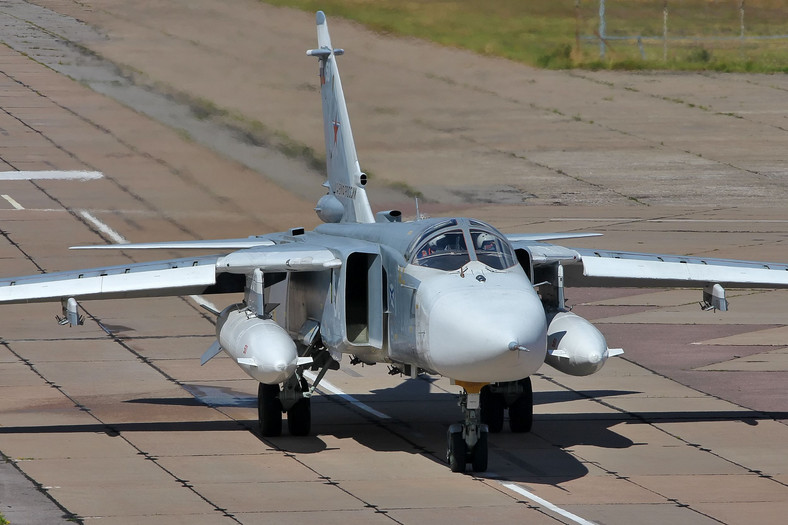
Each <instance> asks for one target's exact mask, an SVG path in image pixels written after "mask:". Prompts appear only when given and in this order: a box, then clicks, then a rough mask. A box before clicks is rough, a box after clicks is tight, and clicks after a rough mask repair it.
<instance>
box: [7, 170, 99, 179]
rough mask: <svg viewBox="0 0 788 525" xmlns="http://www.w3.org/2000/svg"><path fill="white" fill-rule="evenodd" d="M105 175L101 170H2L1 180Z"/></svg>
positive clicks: (94, 177)
mask: <svg viewBox="0 0 788 525" xmlns="http://www.w3.org/2000/svg"><path fill="white" fill-rule="evenodd" d="M103 177H104V174H103V173H101V172H100V171H0V180H40V179H48V180H94V179H101V178H103Z"/></svg>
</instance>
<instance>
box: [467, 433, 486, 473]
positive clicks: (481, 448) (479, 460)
mask: <svg viewBox="0 0 788 525" xmlns="http://www.w3.org/2000/svg"><path fill="white" fill-rule="evenodd" d="M487 457H488V454H487V432H481V433H480V434H479V440H478V441H477V442H476V444H475V445H474V446H473V453H472V457H471V465H472V466H473V471H474V472H486V471H487Z"/></svg>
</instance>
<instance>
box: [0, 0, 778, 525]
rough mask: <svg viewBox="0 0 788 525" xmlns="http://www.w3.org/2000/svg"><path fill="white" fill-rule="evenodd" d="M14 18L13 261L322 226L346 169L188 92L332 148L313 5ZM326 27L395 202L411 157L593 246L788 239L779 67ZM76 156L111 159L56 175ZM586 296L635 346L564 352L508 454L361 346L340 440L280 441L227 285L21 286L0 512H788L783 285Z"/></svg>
mask: <svg viewBox="0 0 788 525" xmlns="http://www.w3.org/2000/svg"><path fill="white" fill-rule="evenodd" d="M329 15H330V14H329ZM0 20H1V21H2V24H3V27H4V28H6V29H5V30H4V32H3V33H2V35H3V40H4V41H5V42H6V44H7V45H6V46H2V47H0V109H1V110H2V111H0V133H2V141H0V171H9V172H10V171H12V172H29V173H30V174H31V175H30V177H17V178H21V179H22V180H0V195H2V199H1V200H0V231H1V232H2V238H0V258H2V262H3V264H2V274H3V275H4V276H11V275H24V274H30V273H36V272H39V271H56V270H62V269H71V268H78V267H90V266H99V265H102V264H109V263H117V264H121V263H123V262H124V261H137V260H144V259H142V258H143V257H144V258H147V259H153V258H164V257H171V256H174V255H176V254H175V252H169V251H165V252H159V253H140V252H133V253H123V252H120V253H114V254H113V253H106V252H99V253H90V252H68V251H67V250H66V247H68V246H71V245H76V244H101V243H107V242H119V239H128V240H130V241H148V240H165V239H195V238H212V237H238V236H243V235H251V234H254V233H265V232H268V231H277V230H282V229H285V228H288V227H292V226H296V225H301V226H306V227H312V226H314V225H315V224H316V222H317V219H316V217H315V216H314V213H313V212H312V207H313V206H314V198H313V197H314V195H313V194H312V193H310V192H312V191H314V192H315V193H316V194H317V195H319V194H320V187H319V184H320V179H319V177H317V176H316V175H315V173H314V172H313V171H310V168H309V167H308V163H307V162H306V161H304V159H303V158H292V157H288V156H286V155H283V154H282V149H281V148H280V149H276V148H272V147H270V144H265V143H261V144H256V145H252V147H251V148H250V147H249V146H250V144H249V141H248V140H246V139H248V137H246V136H244V135H239V134H238V132H239V130H241V129H242V121H243V120H244V119H237V120H232V119H230V120H226V119H225V120H222V119H218V118H213V117H212V118H209V119H204V120H201V119H199V118H196V117H195V113H194V109H195V108H194V103H195V101H196V100H202V101H204V104H203V106H205V107H210V106H211V104H212V105H214V106H216V107H221V108H229V109H231V110H232V112H238V113H240V114H242V115H244V118H245V119H248V120H249V121H254V120H257V121H260V122H262V123H265V124H266V125H267V126H268V127H269V128H270V129H271V130H276V131H281V132H282V133H284V134H286V135H287V136H289V137H290V138H292V139H293V140H294V141H297V142H299V143H303V144H306V145H309V146H311V147H312V148H314V149H315V150H317V151H319V150H320V147H321V146H320V140H322V138H321V135H320V133H321V131H320V129H321V128H320V120H319V119H320V110H319V106H318V104H319V101H318V97H317V96H316V94H315V93H314V88H313V87H308V86H310V84H309V83H310V81H314V80H316V77H315V71H314V70H313V67H314V63H313V61H312V60H310V59H307V58H306V57H303V50H305V49H307V48H308V47H312V46H313V45H314V43H313V39H314V34H313V32H314V31H313V15H311V14H305V13H299V12H296V11H291V10H283V9H276V8H271V7H267V6H264V5H260V4H259V3H257V2H252V1H249V2H245V1H242V2H233V3H232V4H231V5H227V3H224V2H215V1H209V0H201V1H197V2H183V3H178V2H150V3H146V4H145V6H144V8H143V6H142V5H137V4H135V3H132V2H114V1H110V2H101V3H100V4H95V5H92V4H90V3H86V2H79V3H77V2H73V3H72V2H64V1H40V2H35V3H25V2H6V3H5V4H4V5H3V6H0ZM330 23H331V24H332V35H333V36H334V39H335V41H336V42H335V43H336V44H337V45H339V46H342V47H345V48H347V49H348V51H349V53H348V56H346V57H344V58H343V62H342V65H341V67H342V73H343V79H344V80H345V84H346V91H347V92H348V96H349V97H350V100H349V102H350V106H351V107H350V111H351V118H353V124H354V131H355V132H356V135H357V142H358V147H359V151H360V155H361V158H362V163H363V165H365V166H366V165H368V166H369V168H370V169H371V171H372V172H373V173H374V175H375V177H373V180H372V183H371V188H370V192H371V195H372V197H373V199H374V198H375V195H376V193H375V192H376V189H375V185H376V184H379V185H380V186H386V185H387V184H388V187H387V188H386V189H385V191H382V192H381V195H383V197H382V199H381V198H379V199H378V201H377V202H376V204H378V205H379V206H380V207H390V206H394V205H397V206H401V207H402V209H404V210H405V211H406V214H407V213H412V211H413V205H412V203H410V202H409V201H408V199H407V198H406V197H404V196H403V195H402V194H401V192H400V193H398V188H400V189H401V187H398V186H397V185H396V184H394V183H396V182H403V183H405V184H407V185H408V187H410V188H413V189H417V190H418V191H421V192H422V193H423V194H424V195H425V196H427V197H428V198H429V199H431V202H428V203H426V204H425V205H424V206H426V211H427V212H428V213H432V214H434V215H437V214H439V213H446V212H449V213H451V212H456V213H462V214H468V215H473V216H476V217H479V218H481V219H484V220H487V221H489V222H491V223H493V224H495V225H498V226H499V227H501V228H502V229H503V230H504V231H599V232H603V233H605V237H603V238H596V239H579V240H576V241H571V242H568V243H567V244H570V245H574V246H599V247H603V248H617V249H622V250H639V251H653V252H666V253H685V254H704V255H713V256H717V257H734V258H752V259H758V260H774V261H786V260H788V250H786V239H788V216H787V215H786V213H785V207H784V203H785V197H786V193H788V190H787V189H786V188H788V185H787V184H786V177H787V176H786V168H785V166H784V163H785V158H784V151H786V148H785V146H786V128H788V125H786V113H785V112H782V113H781V112H780V111H781V110H780V108H781V107H782V101H783V99H784V94H785V90H786V89H788V84H786V83H785V80H784V79H782V77H771V76H740V75H730V76H724V75H713V74H709V75H707V74H686V75H676V74H626V73H604V72H597V73H578V72H542V71H536V70H532V69H529V68H525V67H522V66H518V65H514V64H511V63H508V62H504V61H499V60H494V59H486V58H481V57H476V56H473V55H470V54H467V53H463V52H460V51H456V50H445V49H441V48H437V47H435V46H431V45H428V44H424V43H421V42H413V41H401V40H397V39H392V38H388V37H381V36H377V35H373V34H370V33H367V32H365V31H364V30H363V29H362V28H359V27H358V26H355V25H352V24H347V23H345V22H342V21H339V20H336V21H334V20H332V19H330ZM9 28H13V30H11V29H9ZM64 43H65V44H66V45H64ZM75 50H77V51H79V52H77V53H76V54H74V53H75ZM260 50H263V51H264V52H260ZM382 50H388V51H389V52H387V53H383V52H382ZM392 50H394V51H396V52H391V51H392ZM69 53H71V54H69ZM354 55H357V56H358V57H359V58H358V59H351V57H352V56H354ZM291 56H292V57H298V60H302V61H303V63H302V62H298V61H296V59H295V58H290V57H291ZM384 57H385V58H387V59H390V60H392V61H394V62H393V64H394V65H397V66H398V67H392V63H388V64H385V63H384ZM129 71H132V72H136V73H135V75H129V74H128V72H129ZM206 72H209V73H210V74H208V73H206ZM68 75H70V76H68ZM75 79H76V80H75ZM124 82H126V83H125V84H124ZM351 86H352V88H351ZM381 89H382V90H381ZM375 90H377V91H375ZM176 92H177V93H181V94H182V95H183V94H184V93H185V94H186V95H189V97H184V96H181V97H178V96H175V95H176V94H177V93H176ZM174 93H175V94H174ZM167 100H169V101H170V105H168V104H166V103H164V102H162V101H167ZM209 103H210V104H209ZM140 106H145V107H147V111H143V109H144V108H142V107H140ZM168 108H169V109H168ZM215 116H216V115H214V117H215ZM152 117H153V118H152ZM201 126H208V127H207V128H203V127H201ZM273 135H275V134H273V133H272V136H273ZM211 137H215V140H212V139H211ZM272 169H276V170H278V171H277V174H276V176H273V175H271V174H269V173H268V172H267V171H268V170H272ZM66 170H79V171H86V172H100V173H101V174H102V176H101V178H95V177H94V178H86V177H82V178H80V177H73V178H72V177H61V178H54V179H53V178H41V177H40V174H39V175H38V176H37V175H36V172H41V171H66ZM282 173H284V174H285V175H287V174H292V178H293V179H294V180H296V181H298V182H296V183H293V182H289V181H288V180H289V179H288V177H287V176H283V175H282ZM399 174H401V175H399ZM400 176H401V177H402V178H397V177H400ZM312 182H314V185H315V188H314V190H304V192H301V191H300V188H306V187H309V186H310V184H311V183H312ZM422 211H425V210H424V208H423V209H422ZM568 298H569V302H570V304H571V305H572V306H573V307H574V311H575V312H576V313H578V314H579V315H582V316H585V317H587V318H589V319H590V320H592V321H594V322H595V323H597V324H598V326H600V328H601V329H602V330H603V332H604V333H605V334H606V336H607V338H608V342H609V346H611V347H623V348H624V349H625V351H626V354H625V355H624V357H623V358H617V359H613V360H611V361H610V362H609V363H608V365H607V366H606V368H605V369H604V370H603V371H602V372H601V373H599V374H597V375H595V376H592V377H589V378H572V377H568V376H565V375H563V374H560V373H558V372H554V371H553V370H552V369H549V368H545V369H543V370H542V374H540V375H539V376H538V377H536V378H535V381H534V388H535V391H536V394H535V400H536V408H535V411H536V421H535V425H534V430H533V432H532V433H530V434H528V435H518V434H512V433H510V432H508V430H504V432H502V433H501V434H497V435H494V436H492V438H491V443H490V454H491V456H490V469H489V472H487V473H485V474H483V475H473V474H468V475H456V474H452V473H451V472H449V470H448V468H447V467H446V465H445V463H444V457H443V456H444V453H445V432H446V429H447V427H448V425H449V424H451V423H453V422H454V421H455V420H457V419H458V418H459V409H458V407H457V406H456V405H457V399H456V395H455V394H456V392H457V389H456V387H452V386H451V385H449V384H448V381H447V380H445V379H439V378H430V377H426V376H424V377H420V378H418V379H415V380H405V379H403V378H401V377H399V376H391V375H389V374H388V372H387V369H386V368H385V367H384V366H381V365H378V366H374V367H352V366H350V365H349V364H347V363H343V367H342V369H341V370H339V371H337V372H334V373H331V374H329V375H328V376H327V378H326V379H327V380H328V382H329V383H330V384H326V385H324V386H323V387H322V388H321V395H320V396H319V397H317V398H315V399H314V400H313V429H314V432H315V435H314V436H312V437H309V438H291V437H288V436H287V435H286V434H285V435H284V436H283V437H281V438H272V439H262V438H260V436H259V435H258V433H257V424H256V409H255V401H256V399H255V393H256V385H255V384H254V382H253V381H252V380H250V379H248V378H247V377H246V376H245V375H244V374H243V373H242V372H241V371H240V370H239V369H238V368H237V367H236V366H235V365H234V364H233V363H231V362H230V361H229V360H228V359H225V358H217V359H215V360H213V361H211V362H210V363H208V364H207V365H205V366H204V367H200V366H199V356H200V355H201V354H202V352H203V351H204V349H205V348H207V347H208V346H209V345H210V344H211V342H212V340H213V339H212V338H213V324H212V316H211V315H210V314H208V313H207V312H205V311H204V310H203V309H201V308H200V307H199V306H198V304H197V302H198V301H200V300H203V299H201V298H189V297H183V298H164V299H153V300H144V301H143V300H129V301H112V302H110V301H106V302H91V303H85V304H84V305H83V307H84V308H85V313H86V317H87V319H86V322H85V325H84V326H81V327H77V328H65V327H60V326H57V324H56V323H55V322H54V319H53V315H54V314H56V313H59V307H58V305H25V306H8V307H4V308H3V309H2V314H3V315H2V320H0V336H2V340H0V452H1V453H2V454H3V456H4V457H5V458H7V462H6V463H5V464H3V465H0V513H2V514H3V515H4V516H5V517H6V518H7V519H9V520H10V521H11V523H14V524H17V523H20V524H21V523H46V524H49V523H58V522H63V523H66V522H69V521H68V520H71V521H72V522H73V521H78V522H84V523H93V522H100V523H103V524H130V523H139V522H141V521H146V522H151V523H163V524H176V523H190V524H192V523H194V524H197V523H206V524H207V523H211V524H213V523H270V522H272V521H274V520H276V521H277V522H279V523H291V522H292V523H312V522H314V523H318V522H319V523H343V524H350V523H388V522H394V523H408V524H410V523H423V522H425V521H429V522H431V523H436V524H437V523H465V522H482V521H484V522H492V521H497V520H507V521H515V520H516V521H518V522H528V523H606V524H624V523H633V522H637V523H664V522H676V523H689V524H707V523H726V524H734V523H748V524H749V523H781V522H782V520H783V517H784V516H785V514H786V512H788V503H786V502H788V460H786V455H785V454H784V451H785V443H786V442H788V428H786V421H788V394H786V389H785V385H786V384H788V357H786V356H788V328H786V324H788V323H786V321H788V317H786V314H785V311H784V307H783V305H784V304H785V302H786V299H788V294H787V293H786V292H774V291H737V292H731V297H730V298H731V304H732V310H731V311H730V312H727V313H719V312H701V311H700V308H698V305H697V302H698V301H699V300H700V299H701V294H700V292H699V291H697V290H678V291H667V290H653V291H649V290H631V289H627V290H589V289H572V290H569V292H568ZM205 299H207V300H209V301H212V302H214V304H216V305H219V306H224V305H226V304H229V303H230V302H231V301H233V300H234V298H231V297H223V296H219V297H207V298H205Z"/></svg>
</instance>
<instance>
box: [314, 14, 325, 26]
mask: <svg viewBox="0 0 788 525" xmlns="http://www.w3.org/2000/svg"><path fill="white" fill-rule="evenodd" d="M315 20H316V21H317V25H319V26H322V25H323V24H325V23H326V14H325V13H324V12H323V11H318V12H317V14H316V15H315Z"/></svg>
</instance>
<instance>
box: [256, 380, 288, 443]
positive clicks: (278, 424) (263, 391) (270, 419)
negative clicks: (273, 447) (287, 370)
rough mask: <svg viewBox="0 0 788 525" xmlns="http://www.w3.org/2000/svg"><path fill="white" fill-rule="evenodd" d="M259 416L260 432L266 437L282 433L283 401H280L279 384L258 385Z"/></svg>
mask: <svg viewBox="0 0 788 525" xmlns="http://www.w3.org/2000/svg"><path fill="white" fill-rule="evenodd" d="M257 418H258V420H259V421H260V434H262V435H263V436H265V437H276V436H281V435H282V403H281V401H279V385H266V384H264V383H260V385H259V386H258V387H257Z"/></svg>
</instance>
